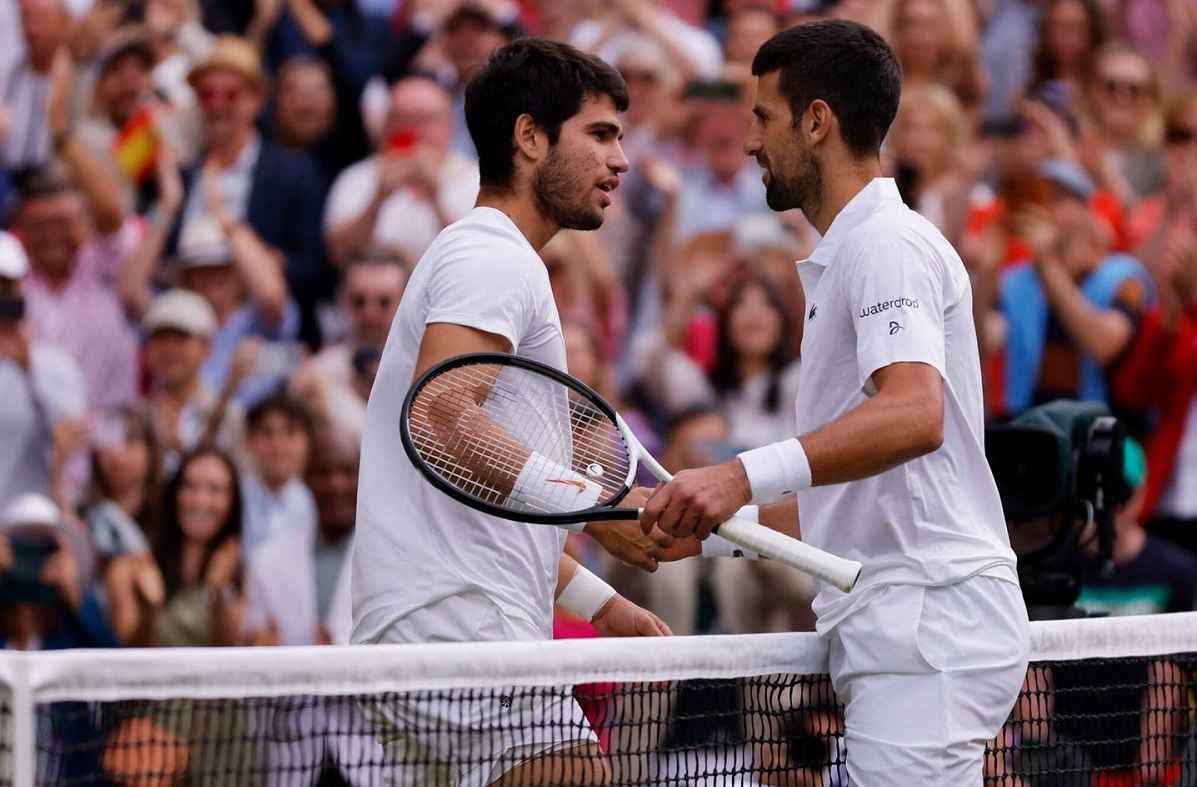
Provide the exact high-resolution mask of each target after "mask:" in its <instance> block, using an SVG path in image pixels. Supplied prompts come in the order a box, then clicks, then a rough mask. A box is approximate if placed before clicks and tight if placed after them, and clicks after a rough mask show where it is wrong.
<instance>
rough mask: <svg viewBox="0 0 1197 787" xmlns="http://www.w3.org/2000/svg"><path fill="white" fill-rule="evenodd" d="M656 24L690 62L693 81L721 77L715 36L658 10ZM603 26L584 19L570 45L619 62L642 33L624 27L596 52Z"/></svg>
mask: <svg viewBox="0 0 1197 787" xmlns="http://www.w3.org/2000/svg"><path fill="white" fill-rule="evenodd" d="M657 24H658V29H659V30H660V32H661V33H662V34H663V35H666V36H668V37H669V38H670V39H671V40H672V41H675V42H676V43H677V44H678V45H679V46H680V47H681V49H682V50H683V51H684V52H685V55H686V58H687V59H688V60H689V63H688V65H689V66H690V68H691V69H692V70H693V73H694V77H695V78H696V79H701V80H714V79H718V78H719V77H720V75H721V73H722V70H723V51H722V50H721V49H720V48H719V41H718V40H716V38H715V36H713V35H711V34H710V33H709V32H707V31H706V30H703V29H702V28H700V27H694V26H693V25H689V24H687V23H686V22H684V21H683V20H681V19H679V18H678V17H676V16H675V15H673V14H672V13H670V12H669V11H666V10H664V9H659V13H658V14H657ZM605 27H606V25H605V23H603V22H598V21H595V20H593V19H584V20H582V21H581V22H579V23H578V24H577V25H576V26H574V29H573V31H572V32H571V33H570V36H569V43H571V44H573V45H574V46H576V47H577V48H578V49H582V50H585V51H587V52H594V53H595V54H596V55H598V56H599V57H601V58H602V59H603V60H605V61H607V62H608V63H618V62H619V58H620V55H621V54H622V53H623V50H624V48H625V47H631V46H633V45H634V44H635V43H636V41H637V39H638V38H639V37H641V36H642V34H641V33H638V32H636V31H635V30H633V29H631V28H625V29H623V30H620V31H619V32H617V33H615V34H614V35H612V36H610V37H609V38H608V39H607V40H606V41H605V42H603V43H602V44H601V46H598V49H597V50H596V49H595V46H596V45H598V44H600V42H602V40H603V36H604V34H605V32H606V31H605V29H604V28H605Z"/></svg>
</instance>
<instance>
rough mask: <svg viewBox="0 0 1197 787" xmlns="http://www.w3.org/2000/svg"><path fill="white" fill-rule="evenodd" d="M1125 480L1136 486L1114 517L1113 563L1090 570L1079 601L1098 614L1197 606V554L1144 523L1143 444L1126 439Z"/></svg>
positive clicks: (1184, 609) (1147, 612)
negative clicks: (1102, 569)
mask: <svg viewBox="0 0 1197 787" xmlns="http://www.w3.org/2000/svg"><path fill="white" fill-rule="evenodd" d="M1124 451H1125V455H1126V456H1125V465H1126V472H1125V475H1126V480H1127V482H1128V483H1129V484H1130V485H1131V487H1132V488H1133V489H1134V490H1135V491H1134V494H1133V495H1132V497H1131V499H1130V500H1128V501H1127V502H1126V504H1125V505H1124V506H1122V507H1121V508H1120V509H1119V511H1118V512H1117V513H1116V514H1115V516H1114V554H1113V561H1114V567H1113V570H1112V571H1111V572H1109V573H1108V574H1107V573H1103V572H1100V571H1089V572H1087V573H1086V575H1085V577H1084V580H1083V582H1082V585H1081V595H1080V597H1079V598H1078V599H1077V601H1076V605H1077V606H1078V607H1080V608H1081V609H1084V610H1085V611H1086V612H1089V613H1091V614H1098V615H1154V614H1159V613H1162V612H1189V611H1191V610H1193V609H1194V608H1195V607H1197V584H1195V583H1197V556H1195V555H1193V554H1192V553H1191V552H1188V551H1186V550H1184V549H1181V548H1179V547H1177V546H1176V545H1175V544H1173V543H1171V542H1169V541H1165V540H1164V539H1163V538H1161V537H1160V536H1159V535H1157V534H1156V533H1149V532H1147V531H1146V530H1144V529H1143V526H1142V525H1141V524H1140V523H1139V520H1140V517H1141V514H1142V509H1143V501H1144V498H1145V493H1146V487H1145V486H1144V482H1145V481H1146V479H1147V463H1146V457H1145V455H1144V453H1143V448H1142V447H1141V446H1140V445H1139V444H1138V442H1136V441H1135V440H1127V442H1126V445H1125V448H1124Z"/></svg>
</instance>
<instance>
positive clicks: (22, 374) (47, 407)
mask: <svg viewBox="0 0 1197 787" xmlns="http://www.w3.org/2000/svg"><path fill="white" fill-rule="evenodd" d="M29 367H30V368H29V371H28V372H26V371H25V370H24V369H22V368H21V367H20V366H18V365H17V364H16V363H14V362H13V361H11V360H9V359H8V358H3V357H0V435H3V439H0V509H4V508H5V507H6V506H8V504H9V503H11V502H13V501H14V500H16V499H17V498H18V497H20V496H21V495H23V494H26V493H30V492H36V493H38V494H42V495H45V494H49V493H50V447H51V444H52V440H51V429H52V428H53V427H54V424H56V423H58V422H59V421H60V420H63V419H77V418H82V417H83V415H84V413H85V412H86V410H87V400H86V397H85V395H84V391H85V390H86V388H87V386H86V384H85V383H84V381H83V373H82V372H81V371H79V367H78V365H77V364H76V363H75V361H74V360H73V359H72V358H71V356H70V355H68V354H67V353H65V352H63V351H62V350H59V349H58V348H57V347H53V346H50V345H44V344H34V345H33V347H31V348H30V351H29Z"/></svg>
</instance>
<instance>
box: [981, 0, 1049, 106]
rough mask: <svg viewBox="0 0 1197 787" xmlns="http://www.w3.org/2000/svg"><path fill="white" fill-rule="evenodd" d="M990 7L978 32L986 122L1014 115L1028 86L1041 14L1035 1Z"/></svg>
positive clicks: (1008, 0)
mask: <svg viewBox="0 0 1197 787" xmlns="http://www.w3.org/2000/svg"><path fill="white" fill-rule="evenodd" d="M979 5H984V4H979ZM990 5H991V6H992V12H991V13H990V14H989V17H988V19H986V20H985V24H984V26H983V29H982V33H981V60H982V62H983V63H984V66H985V85H986V87H987V89H986V93H985V97H984V100H983V102H982V116H983V117H984V118H985V119H993V118H999V117H1002V116H1004V115H1007V114H1009V113H1011V112H1013V111H1014V109H1015V104H1016V102H1017V100H1018V99H1019V98H1021V97H1022V96H1023V94H1024V93H1025V91H1026V87H1027V85H1029V84H1030V82H1031V70H1032V62H1033V55H1034V50H1035V44H1036V38H1037V34H1038V27H1039V17H1040V13H1041V9H1040V4H1039V2H1037V1H1036V0H994V2H992V3H991V4H990Z"/></svg>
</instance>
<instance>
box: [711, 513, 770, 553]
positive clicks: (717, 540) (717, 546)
mask: <svg viewBox="0 0 1197 787" xmlns="http://www.w3.org/2000/svg"><path fill="white" fill-rule="evenodd" d="M736 517H738V518H739V519H749V520H751V521H753V522H760V521H761V509H760V507H759V506H744V507H743V508H741V509H740V510H739V511H737V512H736ZM702 556H703V557H742V558H746V559H748V560H756V559H758V558H759V557H760V555H758V554H757V553H756V552H753V551H752V550H751V549H745V548H744V547H742V546H739V545H738V544H733V543H732V542H730V541H728V540H727V539H726V538H724V537H723V536H721V535H719V534H718V533H712V534H711V535H709V536H707V538H706V540H705V541H703V542H702Z"/></svg>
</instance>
